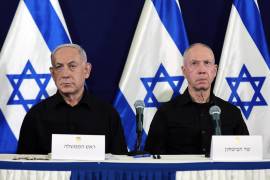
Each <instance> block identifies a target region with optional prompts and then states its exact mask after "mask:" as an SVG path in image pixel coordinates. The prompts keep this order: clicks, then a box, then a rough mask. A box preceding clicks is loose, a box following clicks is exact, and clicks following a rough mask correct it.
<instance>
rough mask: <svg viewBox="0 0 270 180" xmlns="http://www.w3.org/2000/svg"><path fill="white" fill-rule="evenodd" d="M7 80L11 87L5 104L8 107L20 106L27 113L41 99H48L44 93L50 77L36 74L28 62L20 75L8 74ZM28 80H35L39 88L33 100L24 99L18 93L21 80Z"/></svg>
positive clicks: (20, 93)
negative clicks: (11, 89) (11, 90)
mask: <svg viewBox="0 0 270 180" xmlns="http://www.w3.org/2000/svg"><path fill="white" fill-rule="evenodd" d="M7 78H8V80H9V81H10V83H11V85H12V87H13V92H12V93H11V95H10V98H9V100H8V102H7V104H8V105H22V106H23V108H24V109H25V111H26V112H27V111H28V110H29V109H30V107H31V106H33V105H34V104H36V103H37V102H39V101H41V100H42V99H44V98H47V97H49V95H48V93H47V91H46V86H47V85H48V83H49V81H50V78H51V75H50V74H37V73H36V71H35V70H34V68H33V66H32V64H31V63H30V61H29V60H28V61H27V63H26V65H25V67H24V69H23V71H22V73H21V74H8V75H7ZM28 79H33V80H35V82H36V83H37V85H38V87H39V92H38V94H37V96H36V97H35V98H33V99H25V98H24V97H23V95H22V94H23V93H22V92H20V86H21V84H22V82H23V80H28ZM29 88H31V87H29Z"/></svg>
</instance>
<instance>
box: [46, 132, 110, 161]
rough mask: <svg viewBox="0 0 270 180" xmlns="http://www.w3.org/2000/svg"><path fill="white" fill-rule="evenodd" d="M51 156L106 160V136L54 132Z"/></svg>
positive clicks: (56, 157) (68, 158)
mask: <svg viewBox="0 0 270 180" xmlns="http://www.w3.org/2000/svg"><path fill="white" fill-rule="evenodd" d="M51 158H52V159H67V160H105V136H104V135H70V134H53V135H52V152H51Z"/></svg>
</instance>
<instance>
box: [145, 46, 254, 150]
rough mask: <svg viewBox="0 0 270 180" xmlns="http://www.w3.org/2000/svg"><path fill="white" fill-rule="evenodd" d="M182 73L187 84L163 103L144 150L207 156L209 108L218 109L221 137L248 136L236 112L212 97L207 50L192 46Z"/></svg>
mask: <svg viewBox="0 0 270 180" xmlns="http://www.w3.org/2000/svg"><path fill="white" fill-rule="evenodd" d="M182 71H183V74H184V76H185V78H186V79H187V81H188V88H187V89H186V90H185V92H184V93H183V94H182V95H180V96H178V97H176V98H174V99H173V100H171V101H169V102H167V103H164V104H163V105H162V106H161V107H160V108H159V109H158V111H157V112H156V114H155V116H154V118H153V121H152V123H151V126H150V130H149V133H148V138H147V141H146V145H145V150H146V151H148V152H150V153H153V154H156V153H157V154H208V153H209V151H210V144H211V137H212V135H213V134H214V125H213V121H212V118H211V116H210V114H209V108H210V107H211V106H213V105H217V106H219V107H220V109H221V112H222V113H221V117H220V120H221V133H222V134H223V135H248V134H249V133H248V129H247V127H246V124H245V122H244V120H243V118H242V115H241V112H240V110H239V109H238V108H237V107H236V106H234V105H232V104H230V103H228V102H226V101H224V100H222V99H220V98H218V97H216V96H215V95H214V94H213V93H212V92H211V84H212V82H213V80H214V78H215V77H216V74H217V65H216V64H215V57H214V54H213V52H212V50H211V48H210V47H208V46H207V45H205V44H201V43H196V44H193V45H191V46H190V47H189V48H188V49H187V50H186V51H185V53H184V62H183V66H182Z"/></svg>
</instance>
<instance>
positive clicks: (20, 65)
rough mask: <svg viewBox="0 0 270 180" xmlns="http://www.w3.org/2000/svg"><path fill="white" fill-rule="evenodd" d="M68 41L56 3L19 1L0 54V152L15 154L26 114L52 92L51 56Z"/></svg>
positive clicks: (53, 89) (33, 0)
mask: <svg viewBox="0 0 270 180" xmlns="http://www.w3.org/2000/svg"><path fill="white" fill-rule="evenodd" d="M68 42H70V37H69V35H68V31H67V27H66V24H65V21H64V17H63V15H62V12H61V9H60V6H59V3H58V1H57V0H21V1H20V2H19V6H18V9H17V11H16V14H15V16H14V19H13V22H12V24H11V27H10V29H9V32H8V35H7V37H6V40H5V43H4V45H3V47H2V50H1V53H0V99H1V101H0V153H14V152H16V149H17V140H18V138H19V132H20V128H21V124H22V121H23V118H24V116H25V114H26V112H27V111H28V110H29V109H30V108H31V107H32V106H33V105H34V104H36V103H37V102H39V101H40V100H42V99H44V98H47V97H48V96H50V95H51V94H53V93H55V91H56V87H55V85H54V82H53V80H52V78H51V76H50V71H49V67H50V54H51V51H52V50H53V49H54V48H55V47H56V46H57V45H59V44H62V43H68ZM29 131H31V129H29Z"/></svg>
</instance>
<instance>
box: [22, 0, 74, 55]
mask: <svg viewBox="0 0 270 180" xmlns="http://www.w3.org/2000/svg"><path fill="white" fill-rule="evenodd" d="M24 2H25V4H26V6H27V8H28V10H29V11H30V13H31V15H32V17H33V19H34V21H35V23H36V24H37V27H38V29H39V31H40V32H41V34H42V36H43V38H44V40H45V41H46V44H47V46H48V47H49V49H50V50H51V51H53V50H54V48H55V47H56V46H58V45H59V44H63V43H69V42H70V40H69V38H68V35H67V33H66V31H65V29H64V27H63V25H62V23H61V21H60V19H59V17H58V16H57V14H56V12H55V10H54V8H53V6H52V4H51V2H50V1H49V0H39V1H37V0H35V1H33V0H24Z"/></svg>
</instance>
